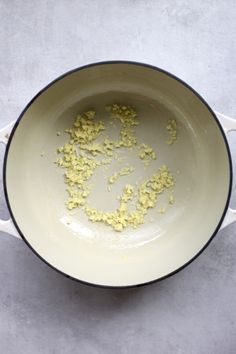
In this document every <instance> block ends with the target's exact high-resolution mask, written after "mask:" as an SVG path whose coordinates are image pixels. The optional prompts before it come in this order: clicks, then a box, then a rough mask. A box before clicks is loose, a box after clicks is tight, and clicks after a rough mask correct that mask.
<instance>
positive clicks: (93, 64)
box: [3, 60, 233, 289]
mask: <svg viewBox="0 0 236 354" xmlns="http://www.w3.org/2000/svg"><path fill="white" fill-rule="evenodd" d="M110 64H131V65H136V66H142V67H147V68H150V69H153V70H156V71H159V72H162V73H164V74H166V75H167V76H169V77H171V78H172V79H174V80H177V81H178V82H180V83H181V84H183V85H184V86H185V87H187V88H188V89H189V90H190V91H192V92H193V93H194V94H195V95H196V96H197V97H198V98H199V99H200V101H201V102H202V103H203V104H204V105H205V107H206V108H207V109H208V111H209V112H210V113H211V115H212V117H213V118H214V119H215V121H216V123H217V125H218V128H219V130H220V132H221V134H222V137H223V139H224V143H225V147H226V151H227V155H228V162H229V190H228V195H227V200H226V204H225V207H224V210H223V213H222V216H221V218H220V220H219V222H218V224H217V226H216V228H215V231H214V232H213V234H212V235H211V237H210V238H209V240H208V241H207V243H206V244H204V246H203V247H202V248H201V249H200V251H199V252H198V253H197V254H195V255H194V256H193V257H192V258H191V259H190V260H189V261H188V262H186V263H185V264H183V265H182V266H181V267H179V268H177V269H175V270H174V271H172V272H170V273H168V274H166V275H164V276H162V277H159V278H157V279H154V280H151V281H147V282H144V283H140V284H131V285H102V284H96V283H91V282H86V281H84V280H81V279H78V278H75V277H73V276H70V275H68V274H66V273H64V272H63V271H61V270H60V269H57V268H56V267H54V266H53V265H52V264H50V263H49V262H48V261H47V260H46V259H44V258H43V257H42V256H41V255H40V254H39V253H38V252H37V251H36V250H35V249H34V248H33V247H32V246H31V244H30V243H29V242H28V241H27V239H26V238H25V236H24V234H23V233H22V232H21V230H20V227H19V226H18V224H17V221H16V219H15V217H14V213H13V211H12V209H11V205H10V201H9V197H8V192H7V181H6V180H7V177H6V168H7V160H8V153H9V149H10V145H11V142H12V139H13V137H14V134H15V131H16V129H17V127H18V125H19V123H20V121H21V119H23V117H24V114H25V112H26V111H27V110H28V108H29V107H30V106H31V105H32V104H33V103H34V101H35V100H36V99H37V98H38V97H39V96H40V95H41V94H42V93H44V92H45V91H46V90H47V89H48V88H49V87H51V86H52V85H54V83H56V82H57V81H60V80H62V79H64V78H65V77H66V76H68V75H70V74H72V73H74V72H77V71H80V70H84V69H87V68H89V67H93V66H99V65H110ZM232 181H233V168H232V157H231V152H230V148H229V144H228V140H227V138H226V135H225V132H224V130H223V128H222V126H221V124H220V121H219V119H218V118H217V116H216V114H215V113H214V111H213V110H212V108H211V107H210V106H209V105H208V103H207V102H206V101H205V100H204V98H203V97H202V96H201V95H200V94H199V93H198V92H197V91H195V90H194V89H193V88H192V87H191V86H190V85H189V84H187V83H186V82H185V81H183V80H182V79H180V78H178V77H177V76H175V75H173V74H171V73H170V72H169V71H166V70H163V69H161V68H159V67H157V66H154V65H150V64H146V63H141V62H136V61H130V60H109V61H99V62H95V63H91V64H87V65H83V66H79V67H77V68H75V69H72V70H69V71H67V72H65V73H64V74H62V75H60V76H58V77H57V78H56V79H54V80H53V81H51V82H50V83H49V84H48V85H46V86H44V87H43V88H42V89H41V90H40V91H39V92H38V93H37V94H36V95H35V96H34V97H33V98H32V99H31V100H30V101H29V103H28V104H27V105H26V106H25V108H24V109H23V111H22V112H21V113H20V115H19V117H18V118H17V120H16V123H15V125H14V127H13V129H12V131H11V134H10V137H9V140H8V143H7V146H6V151H5V155H4V161H3V189H4V194H5V198H6V203H7V207H8V210H9V213H10V216H11V218H12V221H13V223H14V225H15V227H16V229H17V231H18V233H19V235H20V236H21V238H22V239H23V240H24V242H25V243H26V245H27V246H28V247H29V248H30V249H31V250H32V251H33V253H34V254H35V255H36V256H38V257H39V258H40V259H41V260H42V261H43V262H44V263H46V264H47V265H48V266H49V267H51V268H52V269H54V270H56V271H57V272H59V273H60V274H62V275H64V276H65V277H66V278H70V279H72V280H74V281H77V282H79V283H82V284H85V285H90V286H94V287H98V288H110V289H128V288H136V287H141V286H145V285H149V284H153V283H156V282H159V281H161V280H164V279H167V278H169V277H171V276H172V275H175V274H177V273H179V272H180V271H181V270H182V269H184V268H185V267H187V266H188V265H189V264H190V263H192V262H193V261H194V260H195V259H196V258H197V257H199V256H200V254H201V253H202V252H203V251H204V250H205V249H206V248H207V247H208V246H209V244H210V243H211V241H212V240H213V238H214V237H215V236H216V234H217V232H218V231H219V229H220V226H221V224H222V222H223V220H224V218H225V215H226V212H227V210H228V207H229V202H230V197H231V192H232Z"/></svg>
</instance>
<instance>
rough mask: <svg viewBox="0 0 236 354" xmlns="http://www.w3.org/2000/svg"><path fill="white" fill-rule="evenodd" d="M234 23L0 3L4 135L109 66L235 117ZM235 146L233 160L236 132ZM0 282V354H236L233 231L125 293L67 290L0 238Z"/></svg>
mask: <svg viewBox="0 0 236 354" xmlns="http://www.w3.org/2000/svg"><path fill="white" fill-rule="evenodd" d="M235 15H236V3H235V0H227V1H223V0H221V1H219V0H216V1H211V0H204V1H203V0H201V1H186V0H185V1H184V0H183V1H180V0H176V1H172V0H165V1H164V0H156V1H155V0H133V1H131V0H129V1H128V0H126V1H125V0H113V1H109V0H100V1H99V0H90V1H86V0H78V1H75V0H71V1H66V0H64V1H61V0H58V1H55V0H54V1H51V0H47V1H46V0H45V1H32V0H31V1H29V0H27V1H26V0H25V1H24V0H18V1H17V0H0V18H1V21H0V104H1V114H0V127H2V126H4V125H5V124H6V123H8V122H10V121H11V120H13V119H16V117H17V116H18V114H19V113H20V112H21V110H22V109H23V107H24V106H25V104H26V103H27V102H28V101H29V100H30V99H31V97H32V96H33V95H34V94H35V93H36V92H37V91H38V90H39V89H41V88H42V87H43V86H44V85H45V84H47V83H48V82H49V81H50V80H52V79H54V78H55V77H56V76H58V75H59V74H61V73H63V72H65V71H67V70H69V69H72V68H74V67H77V66H79V65H82V64H86V63H90V62H94V61H100V60H108V59H131V60H136V61H143V62H148V63H151V64H154V65H157V66H159V67H162V68H164V69H167V70H169V71H171V72H172V73H174V74H176V75H177V76H179V77H180V78H182V79H184V80H185V81H187V82H188V83H189V84H191V85H192V86H193V87H194V88H195V89H196V90H198V91H199V93H200V94H202V95H203V97H204V98H205V99H206V100H207V101H208V102H209V104H210V105H211V106H212V107H213V108H215V109H216V110H218V111H220V112H223V113H225V114H227V115H229V116H232V117H235V118H236V93H235V92H236V91H235V88H236V21H235ZM230 145H231V148H232V151H233V156H234V160H235V159H236V134H232V136H231V137H230ZM3 153H4V149H3V147H1V159H2V156H3ZM1 193H2V192H1ZM1 195H2V194H1ZM232 203H233V205H234V206H236V195H235V193H234V194H233V197H232ZM22 207H23V206H22ZM206 208H207V206H206ZM0 211H1V216H2V217H5V218H6V217H7V215H8V213H7V210H6V207H5V204H4V200H3V195H2V197H1V208H0ZM199 232H201V225H199ZM0 284H1V285H0V353H1V354H21V353H24V354H37V353H40V354H41V353H42V354H48V353H49V354H53V353H55V354H64V353H66V354H73V353H81V354H106V353H107V354H110V353H114V354H115V353H117V354H133V353H134V354H136V353H141V354H159V353H160V354H172V353H173V354H233V353H235V352H236V301H235V294H236V224H235V225H232V226H229V227H228V228H227V229H225V230H224V231H222V232H220V233H219V234H218V235H217V237H216V238H215V239H214V241H213V242H212V243H211V245H210V246H209V247H208V248H207V250H206V251H205V252H204V253H203V254H202V255H201V256H200V257H199V258H198V259H197V260H196V261H195V262H194V263H192V264H191V265H190V266H189V267H188V268H186V269H185V270H183V271H182V272H180V273H179V274H177V275H176V276H174V277H172V278H169V279H168V280H165V281H163V282H161V283H156V284H154V285H152V286H148V287H144V288H139V289H133V290H119V291H118V290H104V289H96V288H91V287H87V286H84V285H80V284H77V283H75V282H73V281H71V280H68V279H66V278H64V277H62V276H61V275H59V274H57V273H56V272H55V271H53V270H52V269H50V268H48V267H47V266H46V265H45V264H43V263H42V262H41V261H40V260H39V259H38V258H37V257H36V256H34V254H33V253H32V252H31V251H30V250H29V249H28V248H27V247H26V245H25V244H24V243H23V242H22V241H21V240H16V239H14V238H12V237H10V236H9V235H6V234H0Z"/></svg>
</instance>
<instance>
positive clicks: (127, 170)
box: [108, 166, 134, 184]
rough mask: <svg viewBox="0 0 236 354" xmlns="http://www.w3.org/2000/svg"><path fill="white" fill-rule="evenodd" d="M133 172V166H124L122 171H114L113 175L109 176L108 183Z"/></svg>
mask: <svg viewBox="0 0 236 354" xmlns="http://www.w3.org/2000/svg"><path fill="white" fill-rule="evenodd" d="M132 172H134V168H133V167H132V166H128V167H123V168H122V169H121V170H120V171H118V172H115V173H113V175H112V176H111V177H109V178H108V183H109V184H113V183H115V181H116V180H117V179H118V178H119V177H121V176H126V175H129V174H130V173H132Z"/></svg>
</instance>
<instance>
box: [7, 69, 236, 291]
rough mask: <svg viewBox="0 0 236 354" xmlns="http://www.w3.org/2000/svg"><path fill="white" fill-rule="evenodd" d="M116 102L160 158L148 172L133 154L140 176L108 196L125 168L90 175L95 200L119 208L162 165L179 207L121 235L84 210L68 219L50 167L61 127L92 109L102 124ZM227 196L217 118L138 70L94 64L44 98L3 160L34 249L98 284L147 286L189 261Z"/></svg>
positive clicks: (168, 83) (13, 204) (160, 75)
mask: <svg viewBox="0 0 236 354" xmlns="http://www.w3.org/2000/svg"><path fill="white" fill-rule="evenodd" d="M114 102H119V103H122V104H123V103H124V104H129V105H131V106H133V107H134V108H135V110H136V111H137V112H138V117H139V120H140V124H139V126H137V128H136V131H137V136H138V140H139V142H140V143H147V144H149V145H151V146H152V147H153V148H154V150H155V151H156V152H157V159H156V160H155V161H153V162H152V163H151V164H150V165H149V166H148V167H146V168H145V166H144V165H143V163H142V161H140V160H139V159H137V158H135V156H134V152H133V151H132V150H130V152H128V153H127V152H125V158H126V162H127V163H129V164H132V165H133V166H134V167H135V171H134V173H132V175H129V176H124V177H122V178H120V179H119V180H118V181H117V182H116V183H115V184H114V185H113V186H112V189H111V191H110V192H109V191H108V189H107V184H106V181H105V179H104V175H111V174H112V173H113V172H114V171H117V170H118V169H119V168H120V166H118V165H114V166H112V167H109V170H108V171H105V172H104V170H102V169H101V170H100V172H98V173H97V174H96V175H95V176H94V177H93V181H92V182H93V184H94V186H95V188H94V189H93V191H92V193H91V195H90V196H89V201H90V203H91V204H93V205H94V206H96V207H98V208H100V209H103V210H115V209H116V207H117V199H116V198H117V195H120V193H121V190H122V188H123V186H124V184H127V183H130V184H135V182H137V181H141V180H145V178H147V177H148V176H150V174H153V173H154V172H155V171H156V170H157V169H158V168H159V167H160V166H161V165H163V164H165V165H167V166H168V168H169V169H170V170H171V172H172V173H173V175H174V178H175V181H176V182H175V187H174V190H173V194H174V198H175V203H174V204H173V205H168V207H167V209H166V212H165V213H163V214H161V213H158V212H157V208H155V209H152V210H149V212H148V214H147V216H146V222H145V224H143V225H141V226H139V227H138V228H137V229H135V230H134V229H132V228H127V229H126V230H125V231H122V232H116V231H113V230H112V229H111V228H110V227H108V226H106V225H103V224H99V223H92V222H91V221H89V220H88V218H87V216H86V215H85V214H84V212H83V210H81V209H78V210H76V211H75V213H74V215H70V213H69V212H68V210H67V209H66V207H65V200H66V198H67V192H66V186H65V183H64V179H63V171H62V170H61V169H59V168H58V167H57V166H56V164H55V163H54V162H55V160H56V158H57V153H56V150H57V148H58V147H59V146H61V145H63V144H64V143H65V142H66V141H67V140H68V135H67V134H66V133H64V130H65V129H66V128H68V127H70V126H71V125H72V123H73V121H74V119H75V116H76V115H77V114H78V113H80V112H83V111H85V110H89V109H94V110H95V111H96V112H97V116H98V118H100V117H102V118H103V119H105V120H106V119H108V118H107V116H106V113H104V106H105V105H107V104H112V103H114ZM169 119H175V120H176V121H177V127H178V139H177V141H176V142H175V143H174V144H173V145H168V144H166V139H167V131H166V125H167V122H168V120H169ZM117 129H118V127H117V126H112V125H107V132H106V133H107V134H108V135H109V136H112V137H114V138H115V137H117V131H118V130H117ZM58 131H60V132H61V135H60V136H58V135H57V132H58ZM121 153H122V152H121ZM123 153H124V152H123ZM41 155H43V156H41ZM229 189H230V166H229V158H228V152H227V146H226V142H225V139H224V137H223V134H222V131H221V130H220V128H219V125H218V122H217V121H216V120H215V118H214V116H213V114H212V113H211V111H210V110H209V109H208V108H207V106H206V105H205V104H204V103H203V101H202V100H201V99H200V98H199V97H198V96H197V95H196V94H195V93H194V92H192V91H191V90H190V89H189V88H188V87H187V86H185V85H184V84H183V83H182V82H180V81H178V80H176V79H175V78H173V77H172V76H170V75H168V74H166V73H165V72H162V71H159V70H155V69H153V68H151V67H148V66H142V65H137V64H132V63H103V64H99V65H95V66H89V67H86V68H83V69H82V70H77V71H74V72H71V73H69V74H68V75H66V76H64V77H63V78H61V79H60V80H58V81H56V82H54V83H53V84H52V85H51V86H49V87H48V88H47V89H46V90H44V91H42V92H41V93H40V94H39V95H38V96H37V98H36V99H34V100H33V102H32V103H31V104H30V105H29V106H28V107H27V109H26V110H25V112H24V114H23V116H22V118H21V120H20V121H19V124H18V126H17V128H16V130H15V131H14V135H13V137H12V140H11V144H10V146H9V150H8V156H7V163H6V190H7V195H8V201H9V205H10V209H11V211H12V213H13V215H14V219H15V222H16V223H17V225H18V227H19V229H20V231H21V233H22V234H23V235H24V237H25V239H26V240H27V242H28V243H29V244H30V246H31V247H32V248H33V249H34V250H35V251H36V252H37V253H38V254H39V255H40V256H41V257H42V258H43V259H44V260H46V261H47V262H48V263H49V264H50V265H52V266H53V267H55V268H56V269H58V270H60V271H62V272H64V273H66V274H67V275H69V276H71V277H74V278H76V279H80V280H83V281H86V282H89V283H93V284H99V285H109V286H129V285H135V284H142V283H146V282H149V281H152V280H155V279H158V278H161V277H164V276H166V275H168V274H169V273H171V272H174V271H175V270H177V269H178V268H180V267H182V266H183V265H184V264H186V263H187V262H189V261H190V260H191V259H192V258H193V257H194V256H195V255H196V254H197V253H198V252H199V251H200V250H201V249H202V248H203V247H204V245H206V243H207V242H208V241H209V239H210V238H211V236H212V235H213V234H214V232H215V230H216V228H217V226H218V224H219V222H220V220H221V218H222V215H223V213H224V210H225V207H226V204H227V200H228V194H229ZM168 193H169V192H167V193H166V194H165V195H162V196H160V200H159V201H158V205H159V206H160V207H162V206H164V205H167V204H168V203H167V198H168ZM68 220H69V222H68Z"/></svg>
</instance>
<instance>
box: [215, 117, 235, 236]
mask: <svg viewBox="0 0 236 354" xmlns="http://www.w3.org/2000/svg"><path fill="white" fill-rule="evenodd" d="M215 114H216V116H217V118H218V119H219V121H220V123H221V125H222V128H223V129H224V131H225V133H226V134H227V133H229V132H231V131H233V130H236V120H235V119H232V118H230V117H227V116H225V115H224V114H222V113H219V112H216V111H215ZM235 221H236V210H234V209H232V208H228V211H227V213H226V215H225V218H224V221H223V223H222V225H221V228H220V229H221V230H222V229H223V228H225V227H226V226H228V225H230V224H232V223H233V222H235Z"/></svg>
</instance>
